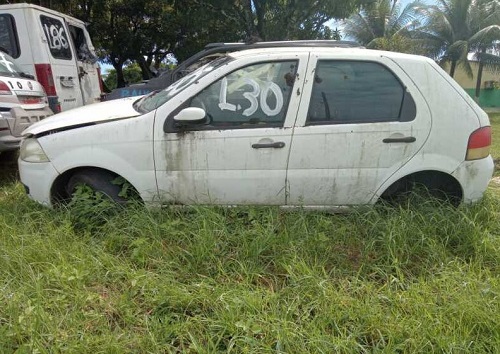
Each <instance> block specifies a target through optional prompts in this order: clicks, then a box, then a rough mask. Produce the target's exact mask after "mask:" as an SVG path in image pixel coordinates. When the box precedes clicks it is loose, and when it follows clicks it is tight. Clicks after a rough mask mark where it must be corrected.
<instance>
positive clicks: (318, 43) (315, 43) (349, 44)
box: [205, 39, 364, 50]
mask: <svg viewBox="0 0 500 354" xmlns="http://www.w3.org/2000/svg"><path fill="white" fill-rule="evenodd" d="M279 47H330V48H364V47H363V46H361V45H360V44H359V43H356V42H353V41H337V40H330V39H321V40H296V41H270V42H253V43H209V44H207V45H206V46H205V49H212V48H220V49H222V50H231V49H232V48H235V49H236V48H237V49H236V50H240V49H251V48H279Z"/></svg>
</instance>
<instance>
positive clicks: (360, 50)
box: [228, 45, 432, 62]
mask: <svg viewBox="0 0 500 354" xmlns="http://www.w3.org/2000/svg"><path fill="white" fill-rule="evenodd" d="M270 48H274V49H273V50H272V53H275V54H278V53H290V52H293V53H304V52H311V51H313V52H314V53H317V54H319V53H332V52H334V53H337V54H340V56H342V57H345V58H346V59H348V58H349V57H351V56H352V57H356V58H357V59H358V60H359V59H361V57H363V58H366V59H373V58H376V57H381V56H384V57H387V58H390V59H394V60H409V61H412V62H430V61H432V59H430V58H427V57H424V56H421V55H415V54H407V53H400V52H390V51H383V50H375V49H366V48H365V47H361V46H357V47H354V46H353V47H334V46H321V45H313V46H309V45H300V46H293V45H292V46H281V45H280V46H278V47H270ZM265 53H266V52H265V51H263V50H262V47H245V48H243V49H239V50H238V51H234V52H231V53H228V55H230V56H231V57H233V58H240V57H243V56H249V55H257V54H265Z"/></svg>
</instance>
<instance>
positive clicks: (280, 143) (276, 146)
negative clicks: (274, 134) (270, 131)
mask: <svg viewBox="0 0 500 354" xmlns="http://www.w3.org/2000/svg"><path fill="white" fill-rule="evenodd" d="M252 147H253V148H254V149H281V148H284V147H285V143H284V142H283V141H277V142H275V143H257V144H252Z"/></svg>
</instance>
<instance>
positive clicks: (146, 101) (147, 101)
mask: <svg viewBox="0 0 500 354" xmlns="http://www.w3.org/2000/svg"><path fill="white" fill-rule="evenodd" d="M231 60H232V58H230V57H222V58H219V59H216V60H214V61H212V62H210V63H208V64H205V65H203V66H202V67H200V68H198V69H197V70H195V71H193V72H192V73H190V74H189V75H186V76H185V77H183V78H182V79H181V80H179V81H176V82H174V83H173V84H172V85H170V86H168V87H167V88H166V89H164V90H161V91H153V92H151V93H150V94H149V95H147V96H144V97H143V98H141V99H140V100H138V101H137V102H136V103H135V104H134V108H135V110H137V111H138V112H140V113H147V112H150V111H152V110H155V109H157V108H158V107H160V106H161V105H163V104H164V103H165V102H167V101H169V100H170V99H171V98H172V97H174V96H175V95H177V94H178V93H180V92H182V91H184V89H186V88H187V87H189V85H191V84H192V83H195V82H196V81H198V80H199V79H200V78H202V77H203V76H205V75H207V74H208V73H209V72H211V71H213V70H214V69H216V68H218V67H220V66H222V65H225V64H227V63H228V62H229V61H231Z"/></svg>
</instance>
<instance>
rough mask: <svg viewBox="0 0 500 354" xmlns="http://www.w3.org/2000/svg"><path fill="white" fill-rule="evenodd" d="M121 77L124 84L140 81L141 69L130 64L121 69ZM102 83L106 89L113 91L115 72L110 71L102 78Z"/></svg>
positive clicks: (115, 80) (115, 82)
mask: <svg viewBox="0 0 500 354" xmlns="http://www.w3.org/2000/svg"><path fill="white" fill-rule="evenodd" d="M123 76H124V78H125V81H126V83H128V84H133V83H136V82H140V81H141V80H142V74H141V68H140V67H139V65H137V64H130V65H127V66H125V67H124V68H123ZM104 83H105V84H106V86H107V87H108V89H110V90H113V89H115V88H116V85H117V76H116V70H115V69H111V70H109V71H108V73H107V74H106V77H105V78H104Z"/></svg>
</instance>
